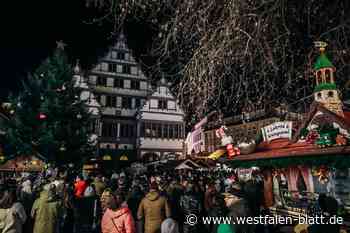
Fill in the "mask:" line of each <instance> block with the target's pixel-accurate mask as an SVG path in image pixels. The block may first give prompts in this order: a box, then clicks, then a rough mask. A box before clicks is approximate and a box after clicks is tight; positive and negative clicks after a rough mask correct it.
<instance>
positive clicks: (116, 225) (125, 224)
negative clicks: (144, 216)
mask: <svg viewBox="0 0 350 233" xmlns="http://www.w3.org/2000/svg"><path fill="white" fill-rule="evenodd" d="M124 197H125V195H124V194H123V193H120V192H117V193H115V194H113V200H112V201H111V202H110V206H109V207H108V208H107V210H106V212H105V213H104V215H103V217H102V222H101V229H102V233H135V223H134V219H133V217H132V214H131V211H130V209H129V208H127V207H122V206H121V204H122V203H123V202H124Z"/></svg>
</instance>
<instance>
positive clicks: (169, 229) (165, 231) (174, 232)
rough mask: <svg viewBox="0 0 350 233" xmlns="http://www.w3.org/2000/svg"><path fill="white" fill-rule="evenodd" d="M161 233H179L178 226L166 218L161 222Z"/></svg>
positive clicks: (172, 220)
mask: <svg viewBox="0 0 350 233" xmlns="http://www.w3.org/2000/svg"><path fill="white" fill-rule="evenodd" d="M161 233H179V225H178V224H177V222H176V221H175V220H174V219H172V218H167V219H165V220H164V221H163V222H162V225H161Z"/></svg>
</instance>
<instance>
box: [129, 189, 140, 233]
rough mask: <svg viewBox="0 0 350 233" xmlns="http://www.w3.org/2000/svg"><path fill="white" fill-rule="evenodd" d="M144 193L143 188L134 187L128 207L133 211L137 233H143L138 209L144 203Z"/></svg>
mask: <svg viewBox="0 0 350 233" xmlns="http://www.w3.org/2000/svg"><path fill="white" fill-rule="evenodd" d="M142 198H143V193H142V191H141V188H140V187H139V186H134V187H133V188H132V192H131V196H130V197H129V199H128V201H127V205H128V207H129V209H130V210H131V213H132V217H133V218H134V220H136V222H135V225H136V232H142V227H143V225H142V222H141V221H139V220H138V219H137V209H138V207H139V205H140V203H141V201H142Z"/></svg>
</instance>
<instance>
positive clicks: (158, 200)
mask: <svg viewBox="0 0 350 233" xmlns="http://www.w3.org/2000/svg"><path fill="white" fill-rule="evenodd" d="M137 217H138V219H139V220H142V219H143V218H144V222H145V227H144V229H145V231H144V232H145V233H159V232H160V227H161V224H162V222H163V220H164V219H166V218H169V217H170V208H169V205H168V201H167V199H166V198H165V197H162V196H160V194H159V192H158V186H157V184H156V183H155V182H152V183H151V185H150V191H149V193H148V194H147V195H146V196H145V197H144V198H143V199H142V201H141V203H140V206H139V208H138V211H137Z"/></svg>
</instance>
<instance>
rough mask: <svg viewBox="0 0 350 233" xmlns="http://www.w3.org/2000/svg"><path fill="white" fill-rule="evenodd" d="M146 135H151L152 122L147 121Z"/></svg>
mask: <svg viewBox="0 0 350 233" xmlns="http://www.w3.org/2000/svg"><path fill="white" fill-rule="evenodd" d="M145 137H151V124H150V123H145Z"/></svg>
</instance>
